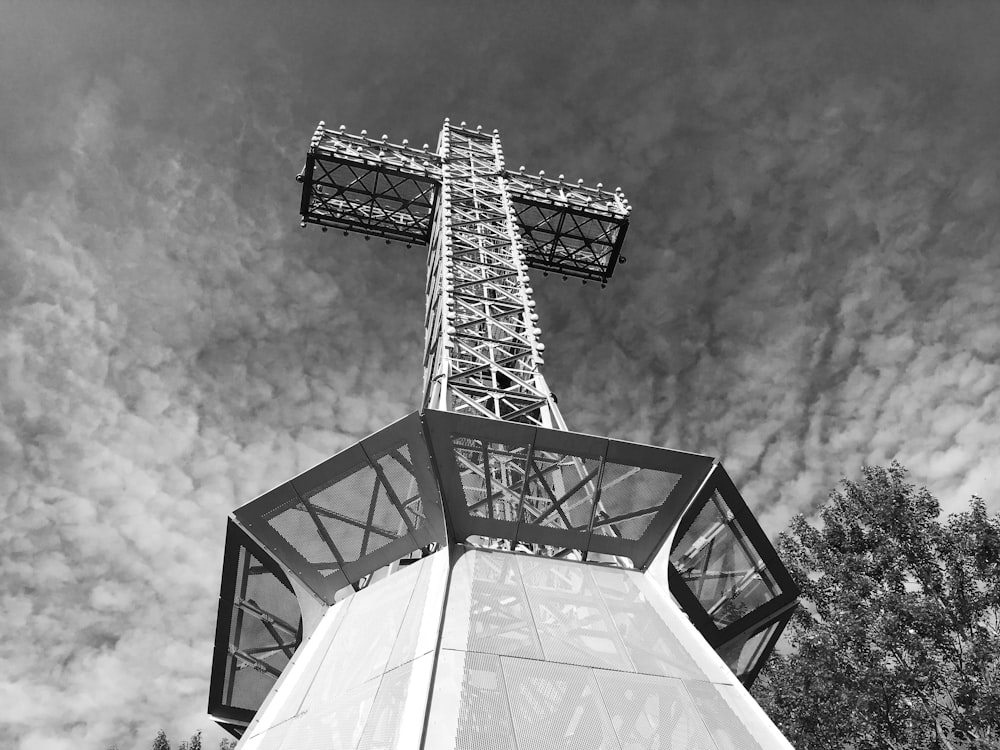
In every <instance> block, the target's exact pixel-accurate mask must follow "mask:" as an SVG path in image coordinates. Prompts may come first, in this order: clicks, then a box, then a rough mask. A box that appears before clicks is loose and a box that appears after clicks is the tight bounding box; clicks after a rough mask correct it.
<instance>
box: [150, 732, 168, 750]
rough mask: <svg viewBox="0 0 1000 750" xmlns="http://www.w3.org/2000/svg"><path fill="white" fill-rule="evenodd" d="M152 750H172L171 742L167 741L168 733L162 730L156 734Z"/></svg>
mask: <svg viewBox="0 0 1000 750" xmlns="http://www.w3.org/2000/svg"><path fill="white" fill-rule="evenodd" d="M152 750H170V740H168V739H167V733H166V732H164V731H163V730H162V729H161V730H160V731H159V732H157V733H156V737H155V738H154V739H153V747H152Z"/></svg>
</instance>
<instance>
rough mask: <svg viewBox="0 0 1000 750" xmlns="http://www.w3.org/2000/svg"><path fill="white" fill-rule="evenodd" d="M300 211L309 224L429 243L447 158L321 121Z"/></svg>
mask: <svg viewBox="0 0 1000 750" xmlns="http://www.w3.org/2000/svg"><path fill="white" fill-rule="evenodd" d="M297 179H298V181H299V182H301V183H302V202H301V205H300V207H299V212H300V213H301V214H302V225H303V226H305V225H306V223H310V224H319V225H320V226H322V227H324V228H326V227H334V228H336V229H342V230H344V231H345V232H358V233H360V234H364V235H366V236H375V237H382V238H384V239H386V240H399V241H401V242H408V243H417V244H427V243H428V241H429V240H430V230H431V215H432V214H433V211H434V203H435V200H436V199H437V193H438V185H440V183H441V158H440V157H439V156H438V155H437V154H436V153H434V152H433V151H430V150H429V149H428V148H427V147H424V148H414V147H412V146H410V145H408V143H407V141H405V140H404V141H403V142H402V143H390V142H389V140H388V138H387V137H386V136H382V138H381V139H380V140H376V139H374V138H369V137H368V136H367V134H366V133H365V131H364V130H362V131H361V135H353V134H351V133H346V132H344V128H343V126H341V127H340V129H339V130H328V129H327V128H326V127H325V125H324V123H323V122H320V124H319V126H318V127H317V128H316V131H315V132H314V133H313V137H312V141H311V142H310V144H309V151H308V153H307V155H306V163H305V167H303V169H302V172H301V173H300V174H299V176H298V177H297Z"/></svg>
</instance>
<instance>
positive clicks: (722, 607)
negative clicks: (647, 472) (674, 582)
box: [670, 491, 780, 628]
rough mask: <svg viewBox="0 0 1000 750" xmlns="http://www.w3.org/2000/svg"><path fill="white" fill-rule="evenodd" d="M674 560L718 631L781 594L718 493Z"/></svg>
mask: <svg viewBox="0 0 1000 750" xmlns="http://www.w3.org/2000/svg"><path fill="white" fill-rule="evenodd" d="M670 559H671V562H672V563H673V565H674V567H675V568H676V570H677V572H678V573H680V576H681V578H682V579H683V580H684V583H685V584H686V585H687V587H688V588H689V589H691V592H692V593H693V594H694V595H695V596H696V597H698V600H699V601H700V602H701V605H702V606H703V607H704V608H705V611H706V612H708V614H709V615H711V616H712V619H713V620H714V621H715V623H716V625H717V626H718V627H720V628H722V627H725V626H726V625H729V624H730V623H733V622H736V620H738V619H740V618H741V617H743V616H744V615H746V614H747V613H749V612H752V611H753V610H755V609H757V608H758V607H760V606H761V605H763V604H765V603H767V602H768V601H770V600H771V599H773V598H774V597H776V596H778V594H780V590H779V588H778V586H777V585H776V584H775V583H774V581H773V579H772V578H771V576H770V574H769V573H768V572H767V570H766V569H765V567H764V563H763V561H762V560H761V557H760V555H759V553H758V552H757V550H756V549H755V548H754V547H753V545H752V543H751V542H750V540H749V539H748V538H747V537H746V535H745V534H744V532H743V530H742V529H741V528H740V526H739V524H738V523H737V522H736V520H735V519H734V518H733V517H732V513H731V512H729V510H728V508H727V507H726V505H725V502H724V500H723V499H722V497H721V495H719V493H718V491H716V492H715V493H713V495H712V497H711V499H710V500H709V501H708V502H706V503H705V505H704V506H703V507H702V508H701V510H699V511H698V515H697V517H696V519H695V522H694V523H693V524H692V526H691V528H689V529H688V530H687V532H685V534H684V536H683V537H682V538H681V539H680V540H679V541H678V542H677V543H676V544H675V545H674V551H673V552H672V553H671V556H670Z"/></svg>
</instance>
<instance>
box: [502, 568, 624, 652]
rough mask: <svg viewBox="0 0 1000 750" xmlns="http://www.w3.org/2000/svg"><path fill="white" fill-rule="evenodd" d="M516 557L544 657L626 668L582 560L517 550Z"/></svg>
mask: <svg viewBox="0 0 1000 750" xmlns="http://www.w3.org/2000/svg"><path fill="white" fill-rule="evenodd" d="M518 563H519V566H520V568H521V574H522V576H523V579H524V588H525V590H526V591H527V593H528V600H529V602H530V603H531V616H532V620H533V621H534V624H535V627H536V628H537V631H538V638H539V640H540V641H541V645H542V651H543V652H544V653H545V658H546V659H548V660H550V661H558V662H565V663H568V664H581V665H584V666H595V667H606V668H609V669H622V670H626V671H629V672H631V671H632V665H631V663H630V662H629V659H628V656H627V655H626V652H625V647H624V645H623V644H622V642H621V639H620V638H619V637H618V633H617V632H616V630H615V626H614V623H613V621H612V618H611V615H610V613H609V612H608V610H607V607H605V605H604V602H603V601H602V600H601V597H600V595H599V594H598V592H597V587H596V586H594V584H593V582H592V581H591V578H590V576H589V575H588V573H587V565H585V564H582V563H571V562H563V561H561V560H553V559H551V558H531V557H523V556H522V557H519V558H518Z"/></svg>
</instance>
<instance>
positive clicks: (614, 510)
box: [594, 462, 681, 540]
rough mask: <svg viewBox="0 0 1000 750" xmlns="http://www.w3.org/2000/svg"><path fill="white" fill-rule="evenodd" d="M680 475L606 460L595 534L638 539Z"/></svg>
mask: <svg viewBox="0 0 1000 750" xmlns="http://www.w3.org/2000/svg"><path fill="white" fill-rule="evenodd" d="M680 478H681V477H680V475H679V474H672V473H670V472H667V471H657V470H656V469H642V468H639V467H636V466H624V465H622V464H615V463H610V462H608V463H606V464H605V465H604V476H603V478H602V480H601V501H600V510H598V514H597V519H596V520H595V522H594V533H595V534H604V535H606V536H618V537H622V538H624V539H630V540H635V539H638V538H639V537H641V536H642V534H643V532H645V531H646V529H647V528H648V527H649V524H650V522H651V521H652V520H653V516H654V515H655V513H656V511H657V510H658V509H659V508H660V506H661V505H663V503H664V502H665V501H666V499H667V496H668V495H669V494H670V492H671V490H673V488H674V485H676V484H677V482H678V481H680ZM642 511H648V512H647V513H642ZM633 514H639V515H633ZM626 516H629V517H627V518H626Z"/></svg>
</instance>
